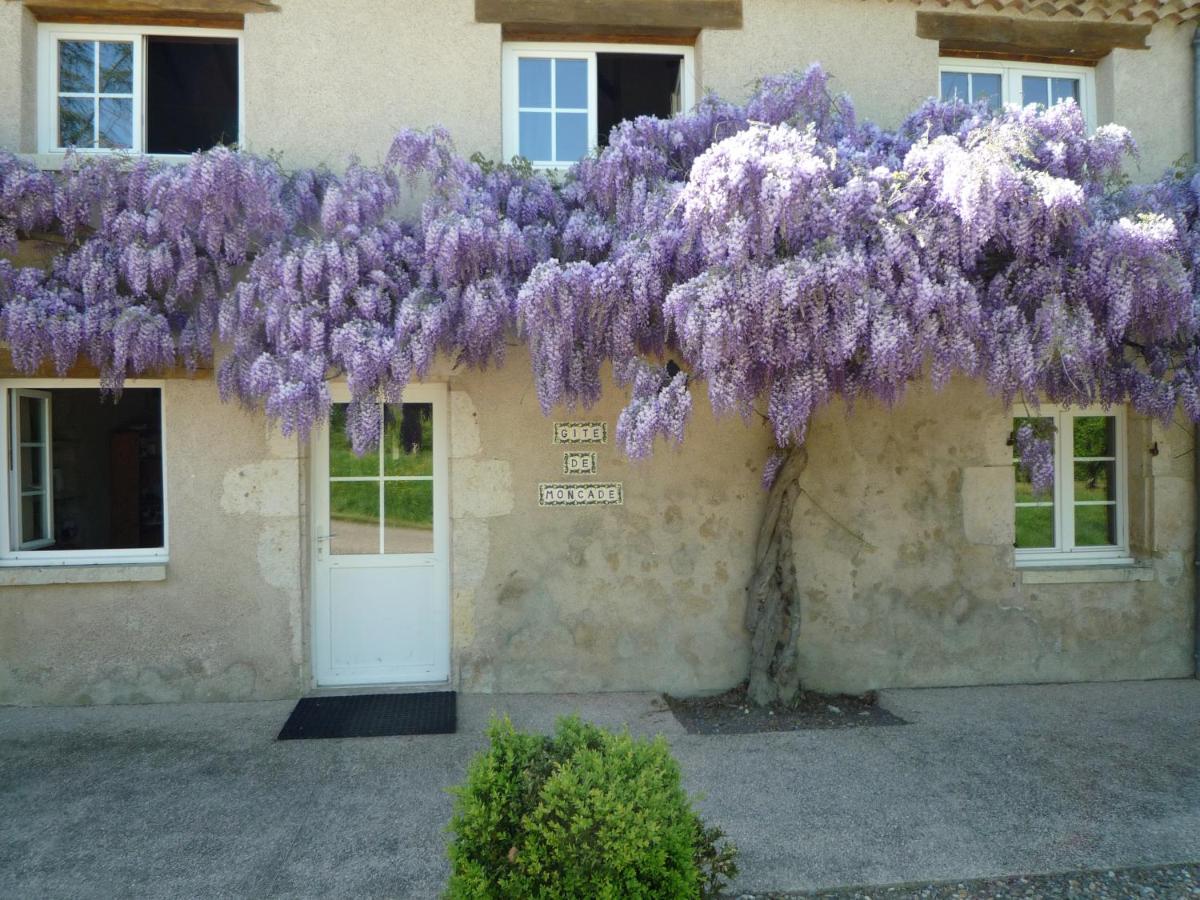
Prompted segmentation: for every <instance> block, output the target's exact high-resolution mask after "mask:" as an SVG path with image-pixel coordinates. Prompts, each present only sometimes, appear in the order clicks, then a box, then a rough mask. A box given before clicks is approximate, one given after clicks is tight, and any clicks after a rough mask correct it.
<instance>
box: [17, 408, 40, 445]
mask: <svg viewBox="0 0 1200 900" xmlns="http://www.w3.org/2000/svg"><path fill="white" fill-rule="evenodd" d="M18 405H19V408H20V410H21V413H20V415H21V442H22V443H25V444H40V443H42V442H43V441H45V436H44V435H43V434H42V424H43V422H44V418H43V412H42V408H43V405H44V401H42V400H39V399H37V398H36V397H20V398H19V399H18Z"/></svg>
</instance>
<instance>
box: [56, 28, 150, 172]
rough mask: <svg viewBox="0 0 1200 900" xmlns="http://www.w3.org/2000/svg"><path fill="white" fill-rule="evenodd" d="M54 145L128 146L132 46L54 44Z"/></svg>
mask: <svg viewBox="0 0 1200 900" xmlns="http://www.w3.org/2000/svg"><path fill="white" fill-rule="evenodd" d="M57 112H58V146H60V147H79V148H81V149H92V150H94V149H101V148H103V149H114V150H129V149H131V148H132V147H133V43H132V42H131V41H59V42H58V101H57Z"/></svg>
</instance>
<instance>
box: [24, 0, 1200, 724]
mask: <svg viewBox="0 0 1200 900" xmlns="http://www.w3.org/2000/svg"><path fill="white" fill-rule="evenodd" d="M569 6H570V5H569V4H548V3H542V2H535V0H437V2H436V3H428V2H424V3H422V2H415V0H412V2H409V0H347V2H344V3H338V4H329V3H323V2H319V0H278V3H277V4H276V5H275V6H271V5H270V4H266V3H260V2H256V0H255V2H251V0H236V2H216V3H209V4H197V3H194V2H182V0H181V2H180V3H179V4H176V6H175V7H174V8H172V5H171V4H158V3H156V4H138V3H122V2H112V3H107V4H105V3H82V2H73V3H70V4H67V3H56V2H33V0H30V2H25V3H22V2H18V0H3V2H0V147H5V148H10V149H14V150H17V151H19V152H21V153H23V154H28V155H29V156H30V158H32V159H36V160H37V161H38V162H39V164H41V165H42V166H44V167H46V168H54V167H55V166H57V165H60V164H61V159H62V153H61V150H60V148H61V147H62V146H63V145H64V144H65V143H68V142H70V143H73V144H76V145H79V146H83V145H84V144H87V145H88V146H92V147H94V148H96V149H97V150H98V151H100V152H103V149H104V148H105V147H118V148H123V149H129V150H133V151H147V152H155V153H163V154H168V155H169V154H172V153H179V152H186V151H187V150H188V149H189V147H191V146H193V145H194V143H195V142H197V141H200V142H204V141H206V140H207V141H208V142H209V143H211V142H212V140H214V139H215V140H222V141H226V142H237V143H240V144H242V145H244V146H245V147H247V148H248V149H250V150H252V151H255V152H260V153H274V154H279V155H280V157H281V158H282V160H283V163H284V165H285V166H287V165H297V166H299V165H305V166H307V165H315V164H320V163H327V164H329V165H331V166H338V165H341V164H342V163H343V162H344V160H345V159H346V157H347V156H349V155H351V154H354V155H357V156H358V157H359V158H361V159H362V160H364V161H366V162H369V163H370V162H377V161H379V160H381V159H382V157H383V155H384V154H385V153H386V151H387V148H388V146H389V143H390V140H391V137H392V136H393V134H394V133H395V132H396V131H397V130H398V129H399V128H401V127H406V126H407V127H424V126H428V125H432V124H440V125H443V126H445V127H446V128H447V129H448V130H449V131H450V133H451V134H452V135H453V137H454V140H455V142H456V144H457V146H458V148H459V149H460V150H461V151H462V152H464V153H465V154H469V153H471V152H475V151H478V152H481V153H483V154H484V155H485V156H488V157H491V158H498V157H501V156H507V155H511V154H512V153H517V152H520V153H522V154H523V155H525V156H529V157H532V158H534V159H537V160H538V161H540V162H544V163H547V164H555V163H561V162H567V161H569V160H570V159H572V158H576V157H577V156H578V154H579V153H581V152H586V150H587V149H588V148H589V147H591V146H593V145H594V144H595V142H596V141H597V140H598V139H600V136H601V135H603V134H604V133H605V128H606V127H607V126H608V125H610V124H611V122H612V121H617V120H619V119H620V118H621V117H623V116H624V115H626V114H629V110H630V109H635V110H637V111H646V110H649V111H659V112H666V113H669V112H670V111H671V110H672V109H678V108H681V107H685V106H687V105H689V104H690V103H692V102H694V101H695V99H696V98H698V97H699V96H701V94H702V93H703V92H704V91H706V90H710V89H711V90H715V91H717V92H718V93H720V94H721V95H723V96H726V97H729V98H732V99H737V98H741V97H743V96H744V95H745V94H746V93H747V92H748V91H749V89H750V87H751V86H752V83H753V82H754V80H755V79H756V78H758V77H760V76H762V75H766V74H771V73H775V72H782V71H787V70H792V69H797V68H804V67H806V66H807V65H808V64H810V63H812V62H819V63H821V64H822V65H823V66H824V67H825V68H826V70H827V71H828V72H830V73H831V75H832V76H833V79H834V81H833V84H834V87H835V88H836V89H837V90H839V91H844V92H846V93H848V94H849V95H850V96H851V97H852V99H853V100H854V102H855V104H856V107H857V109H858V111H859V114H860V115H861V116H863V117H864V118H867V119H871V120H873V121H876V122H878V123H880V124H881V125H884V126H894V125H896V124H897V123H898V122H899V121H900V120H901V119H902V118H903V116H905V115H906V114H907V113H908V112H910V111H911V110H912V109H913V108H915V107H916V106H917V105H918V104H919V103H920V102H921V101H922V100H924V99H925V98H927V97H929V96H936V95H937V94H939V92H942V93H949V92H958V93H960V95H965V96H967V97H968V98H969V99H980V98H982V97H988V98H991V99H994V101H995V102H1017V103H1021V102H1047V103H1048V102H1055V101H1057V100H1059V99H1062V98H1063V97H1072V98H1074V99H1075V100H1076V101H1077V102H1079V104H1080V106H1081V107H1082V108H1083V110H1084V112H1085V115H1086V116H1087V118H1088V121H1089V125H1090V126H1092V127H1095V126H1098V125H1101V124H1104V123H1106V122H1118V123H1120V124H1123V125H1125V126H1127V127H1129V128H1130V129H1131V130H1132V132H1133V134H1134V136H1135V138H1136V139H1137V140H1138V142H1139V145H1140V147H1141V156H1140V159H1139V160H1138V161H1136V163H1133V164H1131V169H1130V176H1131V177H1132V178H1134V179H1135V180H1138V179H1142V180H1150V179H1153V178H1155V177H1157V176H1158V175H1159V174H1160V173H1161V171H1162V170H1163V169H1164V168H1166V167H1168V166H1170V165H1171V164H1173V163H1175V162H1177V161H1181V160H1182V161H1190V159H1191V154H1192V132H1193V121H1194V115H1193V106H1194V103H1193V99H1194V98H1193V90H1192V78H1193V70H1192V46H1191V42H1192V39H1193V33H1194V31H1195V27H1194V22H1192V21H1191V19H1190V15H1191V13H1190V11H1189V10H1188V8H1187V4H1172V3H1161V4H1140V5H1136V6H1134V5H1132V4H1131V5H1130V6H1129V10H1131V12H1129V13H1128V14H1127V15H1119V16H1118V15H1113V16H1112V17H1111V18H1109V17H1106V16H1108V15H1109V14H1111V13H1112V9H1110V8H1109V7H1111V4H1110V5H1104V4H1096V5H1095V7H1094V8H1093V7H1092V6H1088V5H1084V6H1083V7H1080V6H1075V5H1067V4H1061V6H1062V7H1063V8H1062V11H1060V12H1056V13H1054V14H1048V13H1047V9H1048V8H1049V7H1050V6H1051V5H1050V4H1046V5H1044V6H1043V7H1039V8H1038V10H1036V11H1032V10H1026V9H1025V8H1024V7H1023V5H1022V4H1020V3H1015V4H1010V5H1006V6H1005V7H1004V9H1003V10H1000V11H997V10H995V9H992V8H991V7H990V6H989V7H988V8H987V9H985V10H979V9H975V8H974V5H973V3H971V2H970V0H961V2H957V3H954V2H951V3H945V4H943V3H936V4H934V3H931V4H928V5H921V4H913V3H909V2H901V0H897V2H886V0H805V2H804V3H802V4H801V3H797V2H794V0H659V2H654V3H638V2H632V0H630V2H625V0H614V2H612V3H607V4H593V5H589V6H588V7H587V8H586V9H581V10H574V11H571V10H569V9H568V7H569ZM68 7H69V9H68ZM335 7H336V8H335ZM151 8H153V9H152V11H147V10H148V9H151ZM564 10H565V11H564ZM631 104H632V105H631ZM180 108H187V109H190V110H193V112H192V113H190V114H189V116H190V117H184V120H183V121H180V114H179V113H178V109H180ZM172 110H175V111H174V112H173V111H172ZM51 252H53V247H49V248H48V247H46V246H45V245H44V244H41V243H39V242H38V241H35V240H30V241H26V242H24V243H23V244H22V246H21V249H20V250H19V251H18V258H19V259H21V260H22V261H25V262H31V263H33V262H38V261H39V260H42V259H44V257H45V256H46V255H47V254H48V253H51ZM4 366H5V367H6V368H5V369H4V371H2V372H0V375H2V376H4V377H3V378H0V390H3V392H4V397H3V403H2V404H0V406H2V409H0V423H2V424H3V427H4V428H5V430H6V432H7V441H6V444H7V446H8V448H9V450H8V453H9V458H8V468H9V472H10V476H9V478H8V479H7V481H6V486H5V488H4V502H5V503H6V505H7V507H8V515H7V516H6V517H0V520H3V521H0V703H9V704H87V703H125V702H151V701H173V700H238V699H264V698H278V697H290V696H296V695H299V694H301V693H304V692H306V691H309V690H312V689H314V688H324V687H330V688H347V687H358V686H367V685H395V684H407V685H412V684H446V683H449V684H450V685H451V686H453V687H454V688H456V689H459V690H465V691H510V692H543V691H604V690H665V691H670V692H674V693H690V692H698V691H708V690H716V689H722V688H727V687H730V686H732V685H733V684H736V683H737V682H738V681H740V680H741V679H742V678H743V677H744V675H745V672H746V670H747V664H748V652H749V651H748V636H747V634H746V632H745V630H744V628H743V625H742V616H743V609H744V604H745V593H744V587H745V585H746V583H747V580H748V577H749V574H750V569H751V564H752V555H753V542H754V538H755V535H756V533H757V528H758V523H759V519H760V517H761V515H762V512H763V509H764V505H765V500H766V496H765V493H764V491H763V490H762V488H761V487H760V484H759V478H760V472H761V467H762V464H763V462H764V460H765V459H766V458H767V455H768V454H769V452H770V450H771V446H772V441H771V438H770V435H769V433H768V432H767V430H765V429H763V428H761V427H759V426H758V425H757V424H751V425H747V424H745V423H743V422H742V421H741V420H739V419H736V418H734V419H717V418H715V417H714V416H713V415H712V414H711V412H710V411H709V409H708V407H707V403H706V402H705V401H704V399H703V398H701V397H698V398H697V402H696V412H695V414H694V416H693V420H692V422H691V425H690V430H689V435H688V439H687V440H686V441H685V443H684V446H683V447H682V448H681V449H679V450H675V449H672V448H660V449H659V450H658V451H657V453H656V455H655V457H654V458H653V459H651V460H649V461H646V462H641V463H632V462H630V461H628V460H626V459H624V458H623V457H622V456H621V455H620V453H619V452H618V451H617V449H616V448H615V447H614V446H613V442H612V440H611V433H612V430H613V427H614V425H615V422H616V416H617V413H618V411H619V410H620V408H621V406H622V404H623V394H622V392H621V391H620V390H619V389H616V388H614V387H613V386H612V384H611V382H610V383H609V384H608V390H607V391H606V393H605V396H604V399H603V400H602V401H601V402H600V404H599V405H598V406H596V407H595V408H594V409H591V410H588V411H587V412H586V413H582V414H581V413H578V412H576V413H568V412H566V411H563V410H558V411H556V412H555V413H554V415H553V416H552V417H551V418H547V417H545V416H543V415H542V413H541V411H540V409H539V406H538V402H537V398H536V395H535V392H534V390H533V386H532V381H531V378H530V362H529V358H528V356H527V355H526V354H525V353H524V351H522V350H520V349H515V348H514V351H513V352H512V353H511V354H510V356H509V358H508V359H507V361H506V363H505V365H504V366H503V368H501V369H499V370H489V371H486V372H475V371H464V370H462V369H461V368H456V367H454V366H453V364H452V361H449V360H445V361H442V362H441V363H440V364H439V365H438V367H437V368H436V370H435V372H434V373H433V374H432V375H431V376H430V377H429V378H428V379H427V380H426V381H425V382H424V383H422V384H420V385H414V386H413V388H412V389H411V391H410V392H409V394H408V395H406V398H405V400H406V402H405V404H404V408H403V409H401V408H399V407H396V408H389V409H387V410H385V415H384V424H383V426H382V427H383V440H382V443H381V451H380V452H379V453H377V454H375V455H373V456H369V457H367V458H365V459H358V458H354V457H351V456H350V455H349V454H348V452H347V450H346V444H345V437H344V434H343V433H342V427H341V426H342V423H341V420H340V419H339V413H338V410H339V407H336V406H335V413H334V416H333V419H332V420H331V424H330V427H329V428H327V429H325V430H324V431H322V432H321V433H319V434H317V435H315V436H314V437H313V439H312V440H311V441H309V442H307V443H303V444H301V443H299V442H297V441H295V440H291V439H285V438H283V437H281V436H280V435H279V434H277V433H273V432H272V431H271V429H270V428H269V427H268V426H267V424H266V421H265V419H264V418H263V416H262V415H261V414H259V413H255V412H253V411H247V410H242V409H239V408H237V407H236V406H234V405H225V404H222V403H221V401H220V399H219V397H218V393H217V390H216V385H215V384H214V383H213V379H212V377H211V373H207V372H203V371H202V372H200V373H197V374H196V375H194V376H190V377H188V376H184V374H183V373H175V372H170V373H163V375H162V377H161V378H157V379H147V380H140V381H136V382H131V383H130V385H129V388H130V389H129V390H128V391H126V394H125V396H124V397H123V399H122V401H121V403H120V404H118V405H116V406H113V405H112V404H107V405H105V406H101V405H100V404H99V403H98V402H97V399H98V398H97V396H96V395H97V393H98V382H97V381H96V380H95V373H88V372H85V371H78V372H75V373H72V375H73V376H78V377H72V378H68V379H56V378H27V377H24V376H20V375H18V374H17V373H16V372H15V371H14V370H13V369H12V368H11V366H10V365H9V362H8V360H7V359H5V360H4ZM339 390H340V388H339V387H338V386H337V385H335V386H334V395H335V401H336V400H337V399H338V397H339V396H340V395H339V394H338V391H339ZM1014 414H1016V415H1020V414H1021V413H1019V412H1018V413H1014V412H1013V411H1011V410H1007V409H1005V408H1004V407H1003V405H1002V404H1001V403H1000V402H999V401H998V400H997V399H995V398H993V397H990V396H988V395H987V394H986V392H985V391H984V390H983V389H982V388H981V387H980V386H979V385H976V384H973V383H970V382H966V381H955V382H952V383H951V385H950V386H949V387H947V388H946V389H945V390H943V391H941V392H934V391H932V390H931V389H928V388H921V389H917V390H914V391H913V392H911V393H910V395H909V397H908V398H907V399H906V400H905V401H904V402H903V403H902V404H900V405H899V406H898V407H896V408H894V409H885V408H882V407H878V406H874V405H872V404H870V403H863V404H860V405H859V406H858V407H857V408H856V410H855V412H854V415H853V416H847V415H846V414H845V412H844V411H843V410H842V409H841V408H840V407H834V408H830V409H827V410H825V411H823V412H822V413H820V414H819V415H818V416H817V418H816V419H815V420H814V422H813V423H812V425H811V426H810V429H809V438H808V448H809V454H810V463H809V466H808V469H807V470H806V472H805V474H804V476H803V485H804V493H803V496H802V499H801V501H800V503H799V504H798V506H797V510H796V520H795V522H794V523H793V526H794V528H793V530H794V535H795V541H796V546H795V548H794V549H795V558H796V560H797V563H798V565H799V567H800V579H801V584H802V587H803V623H802V627H801V636H800V641H801V654H800V655H801V659H802V661H803V671H804V681H805V684H806V685H807V686H809V687H813V688H817V689H822V690H838V691H859V690H865V689H868V688H876V687H899V686H934V685H964V684H988V683H1007V682H1047V681H1077V680H1118V679H1137V678H1163V677H1181V676H1187V675H1190V674H1192V671H1193V662H1192V658H1193V648H1194V642H1193V616H1194V603H1193V596H1194V587H1195V579H1194V568H1193V565H1194V559H1193V551H1194V531H1193V528H1194V515H1195V492H1194V484H1193V476H1192V472H1193V466H1192V432H1191V427H1190V425H1188V424H1187V423H1185V422H1184V421H1183V420H1182V419H1180V420H1179V421H1178V422H1176V423H1175V424H1173V425H1172V426H1171V427H1164V426H1163V425H1161V424H1160V423H1158V422H1154V421H1149V420H1146V419H1144V418H1143V417H1141V416H1138V415H1136V414H1134V413H1133V412H1132V411H1127V410H1123V409H1116V410H1107V411H1105V410H1083V411H1079V410H1075V411H1056V410H1043V411H1042V412H1041V413H1039V415H1043V416H1056V417H1058V421H1057V425H1058V434H1059V435H1060V436H1062V439H1061V440H1060V441H1059V445H1058V447H1057V453H1058V460H1059V465H1057V466H1056V470H1057V471H1059V472H1060V473H1066V472H1070V473H1072V477H1071V479H1070V480H1067V479H1066V477H1065V476H1064V475H1060V479H1061V480H1062V482H1063V483H1060V484H1059V485H1057V486H1056V492H1055V495H1054V497H1053V499H1052V500H1051V501H1042V500H1036V499H1034V498H1031V497H1030V496H1028V495H1027V493H1026V492H1025V491H1024V489H1023V484H1022V483H1021V482H1019V481H1018V480H1017V478H1016V476H1015V475H1014V466H1013V447H1012V446H1011V443H1010V436H1011V433H1012V430H1013V425H1014V419H1013V416H1014ZM564 485H565V486H569V487H563V486H564ZM589 486H590V487H589ZM618 499H619V501H620V502H619V503H618V502H616V501H617V500H618Z"/></svg>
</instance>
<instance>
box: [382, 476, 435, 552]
mask: <svg viewBox="0 0 1200 900" xmlns="http://www.w3.org/2000/svg"><path fill="white" fill-rule="evenodd" d="M383 490H384V512H385V515H386V516H387V522H386V525H385V527H384V529H383V549H384V552H385V553H432V552H433V482H432V481H390V482H388V483H387V484H385V485H384V488H383Z"/></svg>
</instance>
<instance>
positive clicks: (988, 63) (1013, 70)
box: [937, 56, 1096, 131]
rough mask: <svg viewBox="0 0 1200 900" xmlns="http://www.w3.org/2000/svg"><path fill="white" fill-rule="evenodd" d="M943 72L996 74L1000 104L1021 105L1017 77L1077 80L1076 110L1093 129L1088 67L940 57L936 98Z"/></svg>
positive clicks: (1093, 78)
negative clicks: (998, 79) (1077, 109)
mask: <svg viewBox="0 0 1200 900" xmlns="http://www.w3.org/2000/svg"><path fill="white" fill-rule="evenodd" d="M944 72H970V73H972V74H983V75H999V76H1000V101H1001V103H1002V104H1003V105H1005V106H1007V105H1009V104H1016V105H1017V106H1024V105H1025V100H1024V95H1023V94H1022V87H1021V77H1022V76H1024V75H1033V76H1037V77H1042V78H1077V79H1079V108H1080V110H1082V111H1083V121H1084V123H1085V124H1086V125H1087V127H1088V130H1089V131H1091V130H1093V129H1095V127H1096V72H1095V69H1093V68H1091V67H1090V66H1065V65H1055V64H1053V63H1031V62H1009V61H1007V60H994V59H963V58H959V57H954V56H943V57H940V58H939V59H938V75H937V96H938V97H940V96H941V95H942V74H943V73H944Z"/></svg>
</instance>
